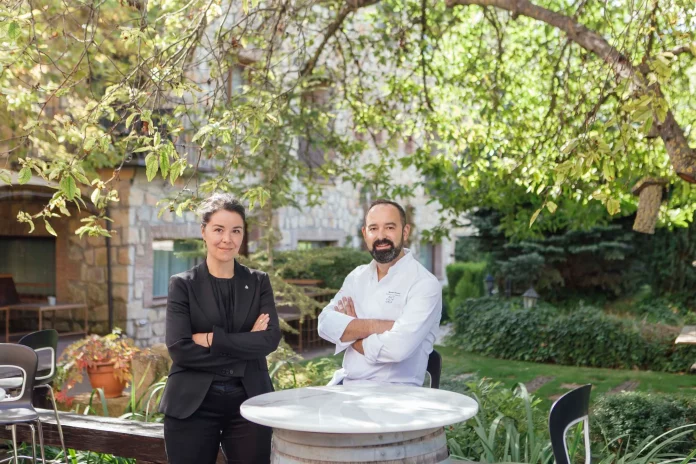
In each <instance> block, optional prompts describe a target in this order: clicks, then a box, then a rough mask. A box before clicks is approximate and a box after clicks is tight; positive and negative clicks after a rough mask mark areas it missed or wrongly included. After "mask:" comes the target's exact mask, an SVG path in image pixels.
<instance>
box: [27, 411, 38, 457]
mask: <svg viewBox="0 0 696 464" xmlns="http://www.w3.org/2000/svg"><path fill="white" fill-rule="evenodd" d="M37 420H38V419H37ZM29 428H30V429H31V458H32V460H31V462H36V429H35V428H34V426H33V425H32V424H29Z"/></svg>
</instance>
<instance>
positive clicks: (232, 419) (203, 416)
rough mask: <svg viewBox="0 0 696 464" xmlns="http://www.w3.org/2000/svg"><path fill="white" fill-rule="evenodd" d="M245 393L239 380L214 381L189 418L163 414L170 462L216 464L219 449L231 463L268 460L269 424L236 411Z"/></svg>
mask: <svg viewBox="0 0 696 464" xmlns="http://www.w3.org/2000/svg"><path fill="white" fill-rule="evenodd" d="M246 399H247V395H246V392H245V391H244V387H243V386H242V385H241V383H236V382H231V383H230V382H228V383H218V382H214V383H213V384H212V385H211V387H210V390H209V391H208V394H207V395H206V396H205V399H204V400H203V403H202V404H201V406H200V407H199V408H198V410H197V411H196V412H194V413H193V414H192V415H191V416H190V417H187V418H186V419H176V418H174V417H170V416H165V417H164V445H165V447H166V450H167V461H168V462H169V463H170V464H215V461H216V459H217V455H218V450H219V449H220V445H222V451H223V453H224V454H225V457H226V458H227V462H228V463H230V464H266V463H268V462H270V460H271V433H272V430H271V428H270V427H264V426H262V425H258V424H255V423H253V422H249V421H248V420H246V419H244V418H243V417H242V416H241V414H240V413H239V407H240V406H241V405H242V403H243V402H244V401H246Z"/></svg>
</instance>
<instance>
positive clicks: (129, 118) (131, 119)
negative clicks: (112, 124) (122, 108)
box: [126, 113, 138, 129]
mask: <svg viewBox="0 0 696 464" xmlns="http://www.w3.org/2000/svg"><path fill="white" fill-rule="evenodd" d="M137 115H138V113H131V115H130V116H128V119H126V129H128V128H129V127H130V125H131V124H133V119H135V117H136V116H137Z"/></svg>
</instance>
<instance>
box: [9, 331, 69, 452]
mask: <svg viewBox="0 0 696 464" xmlns="http://www.w3.org/2000/svg"><path fill="white" fill-rule="evenodd" d="M17 343H18V344H20V345H24V346H28V347H29V348H31V349H33V350H34V351H35V352H36V355H37V356H38V357H39V366H38V369H37V371H36V378H35V379H34V389H41V388H44V389H46V390H48V395H49V397H50V398H51V405H52V406H53V413H54V414H55V417H56V427H57V428H58V436H59V437H60V445H61V447H62V448H63V459H64V460H65V463H66V464H68V453H67V450H66V449H65V440H64V439H63V428H62V427H61V426H60V418H59V417H58V407H57V406H56V398H55V396H54V395H53V388H52V386H51V382H53V379H54V378H55V376H56V372H57V369H56V358H57V356H58V353H57V350H58V332H56V331H55V330H53V329H47V330H40V331H38V332H33V333H30V334H27V335H25V336H24V337H22V338H21V339H20V340H19V342H17ZM41 353H46V354H48V355H49V356H50V358H49V359H45V358H44V356H42V355H41ZM0 387H2V379H0Z"/></svg>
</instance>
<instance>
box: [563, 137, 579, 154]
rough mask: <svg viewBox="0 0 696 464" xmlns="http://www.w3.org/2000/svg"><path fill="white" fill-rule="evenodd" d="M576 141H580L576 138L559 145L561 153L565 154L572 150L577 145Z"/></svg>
mask: <svg viewBox="0 0 696 464" xmlns="http://www.w3.org/2000/svg"><path fill="white" fill-rule="evenodd" d="M578 143H580V141H579V140H578V139H572V140H568V141H567V142H566V143H565V144H564V145H563V146H562V147H561V153H563V154H564V155H567V154H568V153H570V152H572V151H573V150H575V147H577V146H578Z"/></svg>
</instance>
